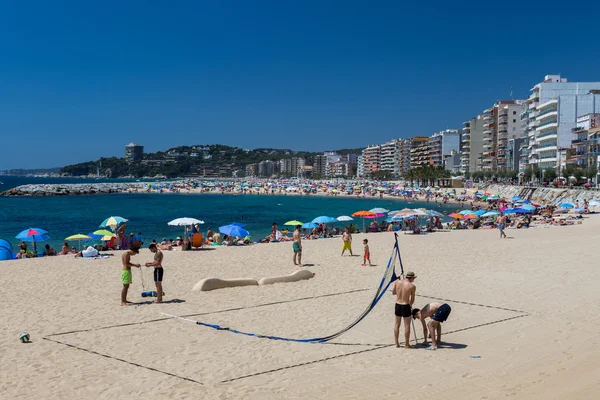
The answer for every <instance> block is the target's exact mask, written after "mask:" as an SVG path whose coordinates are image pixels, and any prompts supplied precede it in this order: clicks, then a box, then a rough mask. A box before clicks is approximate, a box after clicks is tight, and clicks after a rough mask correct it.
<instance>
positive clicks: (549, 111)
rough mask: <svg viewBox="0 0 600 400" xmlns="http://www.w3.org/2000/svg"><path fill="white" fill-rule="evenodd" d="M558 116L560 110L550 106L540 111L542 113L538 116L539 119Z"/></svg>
mask: <svg viewBox="0 0 600 400" xmlns="http://www.w3.org/2000/svg"><path fill="white" fill-rule="evenodd" d="M553 117H554V118H555V119H556V118H558V110H557V109H552V108H548V109H546V110H544V111H542V112H540V115H539V116H538V117H537V120H538V121H543V120H545V119H547V118H553Z"/></svg>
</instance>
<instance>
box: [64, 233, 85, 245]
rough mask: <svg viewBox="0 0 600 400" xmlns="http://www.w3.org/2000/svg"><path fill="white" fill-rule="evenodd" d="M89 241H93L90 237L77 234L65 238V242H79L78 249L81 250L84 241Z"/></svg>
mask: <svg viewBox="0 0 600 400" xmlns="http://www.w3.org/2000/svg"><path fill="white" fill-rule="evenodd" d="M89 239H91V237H89V236H88V235H84V234H82V233H77V234H75V235H71V236H69V237H68V238H65V240H66V241H67V242H71V241H77V242H78V245H77V247H78V248H81V241H82V240H89Z"/></svg>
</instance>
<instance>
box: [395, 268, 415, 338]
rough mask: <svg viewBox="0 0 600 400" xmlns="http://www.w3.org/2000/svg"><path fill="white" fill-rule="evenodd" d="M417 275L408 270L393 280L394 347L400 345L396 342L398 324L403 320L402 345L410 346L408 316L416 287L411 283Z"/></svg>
mask: <svg viewBox="0 0 600 400" xmlns="http://www.w3.org/2000/svg"><path fill="white" fill-rule="evenodd" d="M416 277H417V276H416V275H415V273H414V272H412V271H410V272H407V273H406V276H405V278H404V279H402V280H400V279H398V280H397V281H396V282H394V288H393V290H392V294H393V295H395V296H396V308H395V314H396V322H395V325H394V341H395V343H396V347H400V344H399V343H398V336H399V335H400V324H401V322H402V321H404V347H405V348H407V349H410V348H411V345H410V317H411V309H412V305H413V304H414V302H415V295H416V292H417V287H416V286H415V284H414V283H413V281H414V280H415V278H416Z"/></svg>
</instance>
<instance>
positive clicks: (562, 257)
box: [0, 216, 600, 399]
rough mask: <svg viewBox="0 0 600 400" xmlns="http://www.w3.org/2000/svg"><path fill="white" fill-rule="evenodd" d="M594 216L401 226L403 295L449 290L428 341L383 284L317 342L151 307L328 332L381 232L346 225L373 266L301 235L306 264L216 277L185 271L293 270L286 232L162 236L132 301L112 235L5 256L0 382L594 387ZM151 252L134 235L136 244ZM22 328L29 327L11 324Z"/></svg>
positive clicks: (55, 386) (475, 393)
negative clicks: (213, 242) (285, 278)
mask: <svg viewBox="0 0 600 400" xmlns="http://www.w3.org/2000/svg"><path fill="white" fill-rule="evenodd" d="M599 226H600V218H599V217H597V216H590V217H589V218H586V219H585V222H584V223H583V224H582V225H574V226H566V227H552V228H539V229H533V228H532V229H527V230H509V231H507V233H508V235H509V237H511V239H505V240H500V239H499V238H498V231H496V230H489V231H481V230H479V231H473V230H466V231H454V232H439V233H435V234H429V235H419V236H413V235H400V236H399V242H400V246H401V251H402V256H403V263H404V268H405V270H413V271H414V272H415V273H416V274H417V275H418V278H417V280H416V281H415V283H416V285H417V299H416V304H415V305H416V306H417V307H421V306H423V305H425V304H426V303H428V302H430V301H433V300H436V299H444V300H443V301H445V302H447V303H449V304H450V305H451V306H452V314H451V315H450V318H449V319H448V321H447V322H446V323H444V324H443V334H444V336H443V341H444V342H445V343H446V344H445V345H444V346H443V347H442V348H441V349H439V350H438V351H435V352H434V351H425V350H424V348H415V349H412V350H409V349H404V348H400V349H397V348H395V347H394V346H393V336H392V328H393V320H394V315H393V306H394V302H395V300H394V298H393V296H392V294H391V293H388V294H386V295H385V296H384V298H383V299H382V301H381V302H380V303H379V304H378V305H377V307H376V308H375V309H374V310H373V311H372V312H371V313H370V314H369V315H368V316H367V318H366V319H365V320H363V321H362V322H361V323H360V324H359V325H357V326H356V327H355V328H353V329H352V330H350V331H349V332H347V333H346V334H344V335H342V336H341V337H340V338H338V339H335V340H333V341H332V342H330V343H328V344H303V343H293V342H282V341H273V340H267V339H260V338H255V337H247V336H242V335H238V334H233V333H230V332H226V331H217V330H214V329H210V328H206V327H202V326H198V325H195V324H193V323H187V322H183V321H180V320H175V319H170V318H165V316H164V315H162V314H161V312H164V313H170V314H176V315H180V316H184V315H185V316H188V318H191V319H194V320H199V321H204V322H208V323H216V324H220V325H222V326H228V327H232V328H236V329H239V330H245V331H249V332H255V333H260V334H270V335H279V336H291V337H297V338H306V337H314V336H323V335H328V334H331V333H333V332H336V331H338V330H339V329H341V328H343V327H344V326H346V325H348V324H349V323H350V322H352V321H353V320H354V319H355V318H356V317H357V316H358V315H359V314H360V313H361V312H362V311H363V310H364V309H365V307H366V306H367V305H368V302H369V301H370V299H371V297H372V296H373V293H374V291H375V289H376V287H377V285H378V284H379V280H380V279H381V276H382V273H383V271H384V269H385V266H386V263H387V261H388V258H389V256H390V253H391V251H392V246H393V243H394V240H393V234H391V233H378V234H367V235H355V236H354V250H355V254H362V253H361V251H362V248H361V247H362V246H361V241H362V238H363V237H368V238H369V244H370V247H371V253H372V260H373V262H374V264H376V266H374V267H371V268H369V267H361V266H360V264H361V263H362V257H348V256H345V257H343V258H342V257H340V252H341V239H339V238H338V239H326V240H315V241H306V242H304V256H303V262H304V263H306V264H308V266H307V267H306V268H308V269H309V270H310V271H312V272H314V273H315V274H316V276H315V277H314V278H313V279H310V280H307V281H301V282H296V283H285V284H275V285H270V286H256V287H241V288H231V289H223V290H217V291H212V292H192V290H191V289H192V287H193V286H194V284H195V283H196V282H197V281H199V280H200V279H202V278H206V277H219V278H245V277H249V278H256V279H259V278H262V277H267V276H277V275H284V274H288V273H291V272H294V271H295V270H296V269H297V267H294V265H292V261H291V255H292V250H291V246H292V245H291V243H276V244H262V245H261V244H258V245H253V246H250V247H247V248H244V247H236V248H232V247H222V248H217V249H209V250H203V251H191V252H180V251H172V252H165V262H164V265H165V278H164V290H165V292H166V297H165V300H166V301H167V303H165V304H151V303H149V302H146V301H145V300H146V299H143V298H141V296H140V292H141V291H142V286H141V279H140V278H141V275H140V272H138V271H137V270H134V271H133V280H134V282H133V285H132V288H131V289H130V295H129V299H130V300H132V301H136V302H140V303H139V304H137V305H133V306H129V307H121V306H119V295H120V289H121V285H120V269H121V262H120V252H113V253H114V254H115V256H114V257H111V258H109V259H103V260H84V259H75V258H73V257H71V256H62V257H45V258H40V259H28V260H18V261H9V262H3V263H2V264H0V279H1V280H2V282H3V286H4V287H3V289H4V306H3V312H2V314H3V321H4V324H2V326H1V327H0V346H1V349H0V352H1V354H2V358H1V359H2V366H3V367H2V369H1V372H0V393H1V395H0V397H2V398H7V399H9V398H10V399H14V398H24V399H25V398H36V399H38V398H44V399H63V398H73V399H84V398H94V399H95V398H102V399H108V398H110V399H114V398H123V399H124V398H140V397H142V396H144V397H148V396H160V397H164V398H187V397H192V396H193V397H196V398H207V399H212V398H215V399H238V398H240V399H242V398H243V399H284V398H285V399H299V398H319V399H321V398H322V399H342V398H344V399H348V398H351V399H370V398H378V399H381V398H384V399H385V398H399V397H403V398H411V399H425V398H432V397H438V396H441V397H440V398H445V399H501V398H518V399H533V398H535V399H563V398H568V399H594V398H597V396H598V395H597V393H595V390H596V388H597V387H598V385H599V384H600V372H598V369H597V366H598V364H599V363H600V346H598V344H599V342H600V339H598V335H597V332H598V330H599V329H600V321H598V319H597V318H594V316H595V314H596V311H600V305H599V304H598V302H597V298H598V296H597V288H596V286H597V285H596V282H598V280H599V278H600V271H599V270H598V268H597V262H596V258H595V254H594V249H595V248H596V246H597V243H596V241H597V231H598V228H599ZM150 260H151V253H150V252H149V251H148V250H147V249H144V250H143V251H142V252H141V253H140V254H139V255H138V256H136V257H134V262H136V263H137V262H139V263H142V264H143V263H144V262H146V261H150ZM147 277H148V275H145V279H146V280H147ZM146 286H150V285H149V284H148V282H147V281H146ZM22 331H27V332H29V333H30V335H31V340H32V343H30V344H22V343H20V342H19V339H18V338H19V333H20V332H22ZM417 335H418V336H419V338H421V337H422V332H421V329H417Z"/></svg>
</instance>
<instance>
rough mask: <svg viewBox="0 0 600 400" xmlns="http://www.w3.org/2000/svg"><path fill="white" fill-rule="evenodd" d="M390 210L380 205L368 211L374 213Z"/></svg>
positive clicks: (383, 212)
mask: <svg viewBox="0 0 600 400" xmlns="http://www.w3.org/2000/svg"><path fill="white" fill-rule="evenodd" d="M389 211H390V210H386V209H385V208H382V207H375V208H372V209H370V210H369V212H372V213H375V214H385V213H387V212H389Z"/></svg>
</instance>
